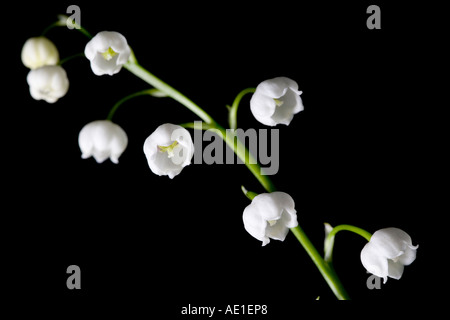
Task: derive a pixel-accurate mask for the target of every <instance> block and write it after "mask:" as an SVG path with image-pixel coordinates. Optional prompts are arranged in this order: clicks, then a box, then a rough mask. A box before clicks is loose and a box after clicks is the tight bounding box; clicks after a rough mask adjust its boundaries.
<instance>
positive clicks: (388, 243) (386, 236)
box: [370, 228, 412, 259]
mask: <svg viewBox="0 0 450 320" xmlns="http://www.w3.org/2000/svg"><path fill="white" fill-rule="evenodd" d="M370 242H371V243H372V244H373V245H374V246H376V247H377V248H378V250H379V251H380V254H382V255H383V256H384V257H386V258H388V259H395V258H397V257H399V256H401V255H403V254H404V253H405V250H406V248H407V245H411V244H412V243H411V237H410V236H409V235H408V234H407V233H406V232H404V231H403V230H400V229H398V228H385V229H380V230H378V231H376V232H375V233H374V234H373V235H372V237H371V239H370Z"/></svg>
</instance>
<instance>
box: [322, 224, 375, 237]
mask: <svg viewBox="0 0 450 320" xmlns="http://www.w3.org/2000/svg"><path fill="white" fill-rule="evenodd" d="M343 230H345V231H351V232H353V233H356V234H359V235H360V236H361V237H363V238H364V239H366V240H367V241H370V238H371V237H372V234H371V233H370V232H367V231H366V230H364V229H361V228H358V227H355V226H352V225H349V224H341V225H338V226H336V227H334V228H333V230H331V232H330V233H329V234H328V236H327V238H332V237H335V236H336V233H338V232H339V231H343Z"/></svg>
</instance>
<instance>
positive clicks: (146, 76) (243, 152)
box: [124, 54, 349, 300]
mask: <svg viewBox="0 0 450 320" xmlns="http://www.w3.org/2000/svg"><path fill="white" fill-rule="evenodd" d="M132 61H133V62H132ZM124 68H125V69H127V70H128V71H130V72H131V73H133V74H134V75H135V76H137V77H138V78H141V79H142V80H144V81H145V82H147V83H148V84H150V85H151V86H153V87H155V88H156V89H158V90H159V91H162V92H163V93H165V94H166V95H167V96H169V97H171V98H173V99H174V100H176V101H178V102H179V103H181V104H182V105H184V106H185V107H187V108H188V109H189V110H191V111H192V112H193V113H195V114H196V115H197V116H199V117H200V118H201V119H202V120H203V121H204V122H206V124H207V127H208V128H214V129H217V131H218V133H219V136H220V137H221V138H222V139H223V140H224V141H225V142H226V143H227V144H228V146H230V147H231V148H232V150H233V151H234V152H235V153H236V155H237V156H238V157H239V158H240V159H241V160H242V161H243V162H244V163H245V165H246V166H247V168H248V169H249V170H250V171H251V172H252V173H253V175H254V176H255V177H256V178H257V179H258V181H259V182H260V183H261V185H262V186H263V187H264V189H265V190H266V191H267V192H273V191H275V190H276V189H275V186H274V184H273V183H272V181H271V180H270V178H269V177H268V176H267V175H264V174H263V171H262V168H261V166H260V165H259V164H258V163H257V162H256V161H254V159H253V156H252V155H251V154H250V152H249V151H248V150H247V149H246V148H245V146H244V145H243V144H242V142H241V141H240V140H239V139H236V137H234V135H230V134H228V135H227V134H226V131H225V129H224V128H223V127H222V126H220V125H219V124H218V123H217V122H216V121H215V120H214V119H213V118H212V117H211V116H210V115H209V114H208V113H206V112H205V111H204V110H203V109H202V108H200V107H199V106H198V105H197V104H195V103H194V102H193V101H192V100H190V99H188V98H187V97H186V96H184V95H183V94H182V93H180V92H179V91H178V90H176V89H174V88H172V87H171V86H169V85H168V84H167V83H165V82H163V81H162V80H160V79H159V78H157V77H156V76H154V75H153V74H151V73H150V72H149V71H147V70H146V69H145V68H143V67H142V66H141V65H139V64H138V63H137V61H136V58H135V57H134V55H133V54H132V59H130V60H129V61H128V62H127V63H126V64H125V65H124ZM246 90H247V91H246ZM246 90H244V91H241V93H240V97H239V96H238V97H237V98H236V99H235V102H234V103H233V107H232V108H231V110H235V111H234V112H236V111H237V106H238V104H239V101H240V99H241V98H242V97H243V96H244V94H247V93H250V92H251V91H253V90H254V89H246ZM234 114H235V113H234ZM231 124H232V125H236V122H231ZM187 127H188V125H187ZM290 231H291V232H292V233H293V234H294V235H295V237H296V238H297V240H298V241H299V242H300V244H301V245H302V246H303V248H304V249H305V250H306V252H307V253H308V255H309V256H310V258H311V259H312V260H313V262H314V264H315V265H316V267H317V268H318V269H319V271H320V273H321V274H322V276H323V277H324V279H325V281H326V282H327V284H328V285H329V287H330V288H331V290H332V291H333V293H334V294H335V296H336V297H337V298H338V299H339V300H348V299H349V296H348V294H347V292H346V290H345V288H344V286H343V285H342V283H341V281H340V280H339V278H338V276H337V274H336V272H335V271H334V269H333V267H332V266H331V265H330V264H328V263H327V262H325V260H324V259H323V257H322V256H321V255H320V254H319V252H318V251H317V249H316V248H315V247H314V245H313V244H312V242H311V241H310V240H309V238H308V236H307V235H306V234H305V232H304V231H303V229H302V228H301V227H300V226H297V227H294V228H291V229H290Z"/></svg>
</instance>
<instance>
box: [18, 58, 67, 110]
mask: <svg viewBox="0 0 450 320" xmlns="http://www.w3.org/2000/svg"><path fill="white" fill-rule="evenodd" d="M27 82H28V85H29V86H30V94H31V96H32V97H33V98H34V99H36V100H45V101H47V102H48V103H54V102H56V101H57V100H58V99H59V98H61V97H63V96H64V95H65V94H66V93H67V91H68V90H69V79H68V78H67V74H66V71H65V70H64V69H63V68H62V67H61V66H43V67H40V68H37V69H33V70H30V72H29V73H28V75H27Z"/></svg>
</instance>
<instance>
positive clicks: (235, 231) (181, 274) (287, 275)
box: [2, 1, 448, 318]
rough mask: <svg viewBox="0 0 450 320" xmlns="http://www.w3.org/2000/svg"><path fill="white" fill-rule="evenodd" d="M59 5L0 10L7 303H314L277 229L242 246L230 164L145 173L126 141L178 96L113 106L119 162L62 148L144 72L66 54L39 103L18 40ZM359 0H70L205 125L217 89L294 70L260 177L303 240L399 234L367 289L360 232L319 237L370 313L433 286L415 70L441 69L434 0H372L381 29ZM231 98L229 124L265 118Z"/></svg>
mask: <svg viewBox="0 0 450 320" xmlns="http://www.w3.org/2000/svg"><path fill="white" fill-rule="evenodd" d="M70 4H72V3H67V4H65V3H59V4H57V5H50V4H44V3H39V4H35V5H31V6H30V5H27V6H21V5H19V4H18V5H11V7H8V10H7V12H8V15H10V17H9V18H8V21H11V23H10V24H9V25H10V28H12V29H10V30H9V31H8V33H9V35H13V37H11V40H10V42H11V43H12V44H13V46H12V47H11V48H12V50H11V51H8V53H7V54H8V56H9V60H8V61H9V62H8V70H9V68H11V71H8V74H11V75H13V77H12V79H13V81H12V83H8V85H7V87H6V88H7V90H6V92H5V94H6V95H7V96H9V95H11V96H13V97H14V100H4V102H3V103H2V104H3V105H4V111H2V112H4V113H3V117H2V118H3V119H2V124H3V125H2V131H4V132H2V136H3V142H2V143H3V150H4V152H5V155H3V156H2V161H3V162H4V165H3V169H4V176H5V178H4V179H3V181H4V184H5V185H6V186H7V191H6V192H4V194H3V196H2V197H4V199H5V201H4V203H5V205H4V216H5V221H6V223H5V224H4V228H5V231H6V232H5V233H4V234H5V236H6V238H5V241H4V245H5V250H4V252H5V253H6V254H7V255H6V257H7V258H6V259H5V263H4V265H5V266H6V267H7V268H8V272H7V273H6V275H7V276H6V278H7V279H6V280H8V281H7V282H8V283H11V284H12V287H11V290H10V292H11V294H10V296H11V297H12V298H13V300H16V301H23V297H27V298H30V299H31V301H38V302H39V305H40V306H41V307H42V308H43V309H45V310H51V309H52V308H54V307H55V305H58V306H65V307H66V308H68V309H67V310H74V309H79V307H81V306H85V305H90V306H95V307H97V308H99V309H100V310H108V309H109V310H111V309H112V310H115V309H116V308H119V307H121V306H126V308H128V309H129V310H142V311H143V312H144V313H146V314H148V315H152V314H156V313H158V314H162V313H166V314H167V315H168V316H170V317H171V318H172V317H175V316H177V315H179V313H180V311H181V307H182V306H187V305H188V304H191V305H196V306H216V307H217V308H225V306H226V305H227V304H266V305H268V306H269V316H270V317H271V318H279V316H281V315H282V314H284V315H290V316H291V315H294V314H296V312H298V311H299V310H302V308H312V309H318V310H321V311H322V312H323V311H324V308H323V307H320V305H322V304H324V303H325V302H328V301H334V300H335V298H334V296H333V294H332V293H331V291H330V290H329V288H328V287H327V285H326V283H325V282H324V280H323V279H322V277H321V276H320V274H319V272H318V271H317V269H316V268H315V267H314V265H313V263H312V262H311V261H310V259H309V257H308V256H307V254H306V253H305V251H304V250H303V248H302V247H301V246H300V244H299V243H298V242H297V241H296V239H295V237H294V236H293V235H292V234H289V235H288V237H287V239H286V240H285V241H284V242H278V241H271V243H270V244H269V245H267V246H266V247H261V243H260V242H259V241H257V240H255V239H254V238H252V237H251V236H250V235H249V234H248V233H247V232H246V231H245V230H244V228H243V224H242V212H243V209H244V208H245V206H247V205H248V204H249V201H248V199H246V198H245V197H244V196H243V195H242V192H241V191H240V186H241V185H245V186H246V187H247V188H248V189H250V190H253V191H255V192H263V189H262V187H261V186H260V185H259V184H258V182H257V180H256V179H255V178H254V177H253V176H252V175H251V173H250V172H249V171H248V170H247V169H246V168H245V166H243V165H206V164H202V165H194V164H193V165H190V166H189V167H186V168H185V169H184V170H183V171H182V173H181V174H180V175H179V176H177V177H175V178H174V179H173V180H170V179H169V178H168V177H159V176H156V175H154V174H153V173H152V172H151V171H150V169H149V168H148V165H147V162H146V159H145V156H144V154H143V152H142V146H143V142H144V140H145V139H146V137H147V136H148V135H150V134H151V133H152V132H153V131H154V130H155V129H156V127H157V126H159V125H160V124H163V123H167V122H169V123H175V124H177V123H184V122H189V121H194V120H197V118H196V117H195V115H193V114H192V113H190V112H189V111H188V110H187V109H186V108H184V107H183V106H181V105H179V104H177V103H176V102H175V101H173V100H170V99H158V98H151V97H139V98H136V99H134V100H132V101H129V102H127V103H126V104H124V105H123V106H122V107H121V108H120V109H119V111H118V112H117V113H116V115H115V117H114V122H116V123H117V124H119V125H120V126H121V127H122V128H123V129H124V130H125V131H126V133H127V135H128V138H129V144H128V147H127V149H126V151H125V152H124V154H123V155H122V156H121V157H120V159H119V161H120V163H119V164H118V165H115V164H113V163H111V162H110V161H109V160H107V161H106V162H104V163H103V164H97V163H96V162H95V160H93V159H92V158H90V159H88V160H82V159H81V153H80V151H79V148H78V143H77V139H78V133H79V131H80V129H81V128H82V127H83V126H84V125H85V124H86V123H88V122H90V121H93V120H98V119H103V118H105V117H106V116H107V114H108V112H109V110H110V108H111V107H112V106H113V105H114V103H115V102H117V101H118V100H119V99H121V98H123V97H124V96H125V95H128V94H130V93H133V92H136V91H139V90H143V89H145V88H147V85H146V83H145V82H143V81H142V80H140V79H138V78H136V77H134V76H133V75H132V74H130V73H129V72H128V71H127V70H122V71H121V72H120V73H119V74H117V75H114V76H112V77H110V76H101V77H97V76H95V75H94V74H93V73H92V71H91V70H90V67H89V61H88V60H87V59H84V58H77V59H73V60H71V61H69V62H67V63H65V64H64V65H63V67H64V68H65V70H66V71H67V74H68V77H69V80H70V88H69V92H68V93H67V95H66V96H65V97H63V98H62V99H60V100H59V101H58V102H57V103H55V104H47V103H45V102H43V101H35V100H33V99H32V98H31V97H30V95H29V92H28V85H27V83H26V75H27V73H28V69H27V68H25V67H24V66H23V65H22V64H21V61H20V50H21V47H22V45H23V43H24V42H25V40H26V39H28V38H29V37H32V36H38V35H39V34H40V33H41V32H42V30H44V29H45V27H46V26H48V25H49V24H50V23H52V22H54V21H55V20H56V15H57V14H60V13H65V11H66V8H67V6H68V5H70ZM370 4H372V3H368V2H364V1H363V2H360V1H355V2H354V3H347V4H330V3H323V2H320V3H317V4H316V5H305V4H302V3H298V2H283V1H277V2H273V3H261V2H253V3H250V2H246V3H245V4H244V3H242V2H241V3H230V2H225V1H219V2H208V3H205V2H189V3H183V4H178V3H170V4H169V3H167V4H156V3H152V2H148V3H147V4H146V5H142V4H133V3H131V2H127V3H124V4H119V3H117V4H116V3H108V4H105V3H104V2H102V4H101V5H100V4H99V5H93V4H92V3H87V2H81V3H78V5H79V6H80V8H81V24H82V25H83V26H84V27H85V28H86V29H87V30H89V31H90V32H91V33H92V34H93V35H94V34H96V33H97V32H99V31H103V30H110V31H118V32H120V33H122V34H123V35H124V36H126V38H127V40H128V43H129V44H130V46H131V47H132V48H133V50H134V52H135V54H136V56H137V59H138V60H139V62H140V64H141V65H143V66H144V67H146V68H147V69H148V70H149V71H150V72H152V73H153V74H155V75H157V76H159V77H160V78H161V79H162V80H164V81H166V82H168V83H169V84H171V85H172V86H173V87H175V88H177V89H178V90H180V91H181V92H183V93H184V94H185V95H187V96H188V97H190V98H191V99H192V100H193V101H195V102H196V103H198V104H199V105H200V106H202V107H203V108H204V109H205V110H206V111H207V112H208V113H209V114H210V115H211V116H212V117H213V118H215V119H216V120H217V121H218V122H219V123H221V124H222V125H226V124H227V122H226V119H227V110H226V108H225V105H226V104H231V103H232V102H233V99H234V97H235V96H236V94H237V93H238V92H239V91H241V90H242V89H244V88H247V87H255V86H256V85H258V83H259V82H261V81H263V80H266V79H269V78H273V77H277V76H286V77H289V78H292V79H294V80H295V81H297V82H298V84H299V88H300V90H302V91H303V94H302V99H303V102H304V105H305V110H304V111H303V112H301V113H299V114H297V115H296V116H295V118H294V120H293V121H292V123H291V125H290V126H288V127H286V126H279V127H278V128H279V129H280V170H279V172H278V174H277V175H276V176H273V181H274V183H275V185H276V186H277V188H278V190H281V191H285V192H287V193H289V194H290V195H291V196H292V197H293V198H294V200H295V203H296V209H297V213H298V218H299V223H300V224H301V226H302V227H303V229H304V230H305V231H306V233H307V234H308V236H309V237H310V238H311V240H312V242H313V243H314V244H315V245H316V246H317V248H318V249H320V251H321V250H322V243H323V223H324V222H328V223H330V224H332V225H338V224H342V223H348V224H354V225H357V226H360V227H362V228H364V229H366V230H368V231H370V232H374V231H376V230H378V229H380V228H384V227H391V226H393V227H398V228H401V229H403V230H405V231H406V232H408V233H409V234H410V235H411V237H412V239H413V243H414V244H419V245H420V248H419V249H418V255H417V260H416V261H415V262H414V263H413V264H412V265H411V266H408V267H406V268H405V272H404V274H403V277H402V279H401V280H399V281H397V280H393V279H390V280H389V281H388V282H387V284H386V285H382V289H381V290H369V289H367V287H366V279H367V277H368V274H367V273H366V271H365V269H364V268H363V267H362V265H361V263H360V259H359V254H360V251H361V249H362V247H363V246H364V244H365V240H364V239H362V238H360V237H359V236H357V235H354V234H350V233H345V232H343V233H340V234H339V235H338V237H337V239H336V245H335V253H334V257H335V259H334V261H335V263H334V265H335V268H336V270H337V272H338V274H339V275H340V277H341V279H342V281H343V283H344V285H345V286H346V288H347V290H348V292H349V294H350V296H351V297H352V298H353V299H354V300H359V301H365V302H366V303H365V304H363V305H364V306H366V307H367V308H372V309H367V308H366V309H367V310H379V311H380V310H381V311H380V312H382V310H383V307H382V306H383V303H384V304H386V303H390V304H389V306H395V305H396V304H397V303H400V304H401V305H403V306H406V305H407V306H408V308H409V309H411V306H412V305H414V308H412V309H417V308H419V306H420V304H415V301H419V300H420V301H423V300H428V299H430V298H431V299H435V298H438V297H439V296H440V295H439V294H438V293H437V292H436V291H435V288H439V286H436V287H434V285H440V284H442V285H445V283H447V282H448V281H447V280H446V279H445V274H442V275H441V276H439V274H438V273H439V270H438V269H434V268H433V270H435V271H434V273H433V274H430V272H429V271H428V270H427V269H426V268H427V267H430V264H431V265H436V264H438V265H445V262H444V261H443V260H442V259H443V257H442V256H440V257H439V258H437V256H436V255H435V254H434V253H432V250H434V249H435V248H436V246H437V241H436V240H433V238H432V237H431V236H432V235H433V234H439V233H441V232H443V229H444V226H442V227H440V228H438V229H436V225H439V224H443V223H444V222H443V221H441V219H440V218H439V217H443V214H444V212H445V211H444V209H443V208H441V207H439V205H438V200H439V199H440V198H441V197H442V196H443V194H444V191H443V190H444V188H441V187H439V186H440V185H441V184H440V183H441V182H442V181H443V180H444V179H443V177H442V175H441V174H442V172H441V171H440V169H439V165H440V163H441V161H442V160H441V157H442V145H441V143H440V139H442V136H443V130H442V129H443V127H442V124H440V123H441V122H440V116H439V114H438V111H436V110H437V109H435V106H436V103H435V102H434V101H433V98H434V96H435V95H434V92H436V91H439V88H438V87H435V86H434V84H431V82H432V81H434V80H435V77H434V75H433V74H435V72H436V71H437V72H438V73H439V68H440V65H439V63H438V62H437V61H438V59H437V58H438V54H439V49H438V47H439V42H436V38H438V37H437V36H436V32H437V31H438V30H437V27H436V26H435V25H434V24H433V19H432V16H431V15H432V14H434V13H435V12H437V11H439V8H434V7H432V6H429V7H424V6H417V5H413V4H409V5H406V4H405V5H398V6H396V7H394V6H393V5H392V4H389V3H387V2H384V1H382V2H380V1H377V2H376V3H375V2H374V4H378V5H379V6H380V7H381V13H382V17H381V19H382V21H381V26H382V29H381V30H368V29H367V27H366V19H367V18H368V16H369V15H368V14H367V13H366V8H367V6H368V5H370ZM5 12H6V11H5ZM430 21H431V22H430ZM12 30H14V31H12ZM47 37H48V38H49V39H51V40H52V41H53V42H54V43H55V44H56V46H57V47H58V49H59V51H60V56H61V58H64V57H67V56H70V55H72V54H76V53H79V52H82V51H83V50H84V46H85V44H86V43H87V40H88V39H87V38H86V37H85V36H84V35H82V34H81V33H79V32H77V31H76V30H68V29H67V28H55V29H52V30H51V31H49V32H48V34H47ZM8 50H9V49H8ZM11 53H12V54H11ZM3 54H5V52H3V53H2V55H3ZM4 89H5V88H4ZM6 101H10V102H6ZM248 101H249V97H248V96H247V97H246V98H244V99H243V101H242V104H241V107H240V110H239V116H238V125H239V127H241V128H243V129H247V128H257V129H258V128H264V126H263V125H261V124H259V123H258V122H257V121H256V120H255V119H254V118H253V117H252V115H251V113H250V110H249V108H248ZM191 133H193V132H192V131H191ZM9 203H12V204H13V205H12V206H7V204H9ZM447 212H448V211H447ZM430 223H434V227H432V226H431V224H430ZM431 228H434V229H431ZM436 230H437V231H436ZM444 256H445V255H444ZM444 258H445V257H444ZM436 259H437V260H436ZM72 264H75V265H78V266H80V268H81V275H82V276H81V286H82V289H81V290H68V289H67V287H66V279H67V277H68V274H66V268H67V267H68V266H69V265H72ZM431 285H433V286H431ZM317 296H320V299H321V300H320V302H319V304H314V303H315V302H314V300H315V299H316V297H317ZM374 301H377V302H376V303H374ZM348 306H349V305H346V307H348ZM353 306H355V305H350V307H353ZM346 307H345V308H346ZM333 308H334V310H336V309H337V310H341V308H344V307H342V305H340V306H339V307H338V306H337V305H336V304H333Z"/></svg>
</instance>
